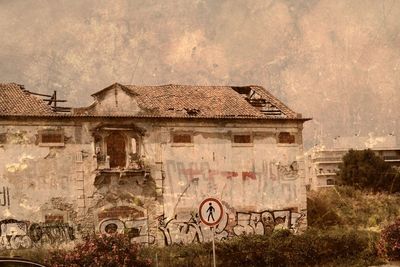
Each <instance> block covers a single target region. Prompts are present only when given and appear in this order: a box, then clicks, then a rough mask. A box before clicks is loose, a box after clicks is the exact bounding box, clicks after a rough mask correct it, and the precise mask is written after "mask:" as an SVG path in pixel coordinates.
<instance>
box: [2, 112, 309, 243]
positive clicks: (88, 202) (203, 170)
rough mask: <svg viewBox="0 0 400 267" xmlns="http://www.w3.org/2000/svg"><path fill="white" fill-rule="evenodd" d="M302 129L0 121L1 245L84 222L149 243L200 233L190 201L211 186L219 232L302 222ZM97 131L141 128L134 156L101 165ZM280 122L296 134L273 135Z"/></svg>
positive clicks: (38, 238) (52, 237)
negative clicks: (285, 140) (52, 140)
mask: <svg viewBox="0 0 400 267" xmlns="http://www.w3.org/2000/svg"><path fill="white" fill-rule="evenodd" d="M105 126H107V127H108V128H107V127H105ZM117 126H118V127H125V128H122V129H121V128H118V127H117ZM101 127H103V128H101ZM44 129H62V130H63V132H64V145H63V146H43V145H40V144H39V143H38V133H39V132H40V131H41V130H44ZM98 129H100V130H98ZM301 129H302V127H301V123H299V124H298V123H297V122H289V121H288V122H284V121H279V122H268V123H266V122H263V123H257V124H255V123H244V122H243V123H236V124H233V123H223V124H221V122H218V123H216V122H215V123H211V122H203V123H197V122H193V121H190V122H188V121H187V122H173V121H170V122H164V121H155V120H148V121H144V120H142V121H135V120H133V119H129V120H128V119H124V120H112V119H108V120H107V119H101V120H100V119H97V120H96V119H92V120H86V121H83V120H74V121H72V120H71V121H69V120H65V121H39V120H38V121H33V120H32V121H30V122H29V123H28V122H23V121H8V122H7V121H4V122H2V123H1V125H0V135H2V136H3V138H0V141H1V144H0V181H1V184H0V202H1V203H0V204H1V205H0V214H1V218H2V221H0V228H1V242H0V248H3V249H17V248H26V247H31V246H40V245H43V244H45V243H51V244H53V243H57V242H67V241H70V240H73V239H75V238H79V237H80V236H81V235H82V234H83V233H85V232H90V231H96V232H101V233H109V232H113V231H118V232H124V233H127V234H129V235H130V236H131V238H132V241H135V242H141V243H149V244H160V245H162V244H165V245H169V244H172V243H180V242H193V241H199V242H201V241H205V240H209V238H210V237H211V232H210V230H209V228H208V227H204V225H202V223H201V222H200V221H199V218H198V215H197V209H198V205H199V203H200V202H201V200H202V199H203V198H205V197H209V196H213V197H217V198H219V199H220V200H221V201H222V203H223V204H224V208H225V211H226V214H225V215H224V218H223V220H222V222H221V223H220V225H219V226H218V227H217V231H216V233H217V237H218V238H229V237H231V236H234V235H239V234H241V233H258V234H267V233H269V232H270V231H272V230H273V229H276V228H289V229H292V230H293V231H298V230H299V229H301V228H302V227H303V226H305V223H306V213H305V211H306V196H305V186H304V182H305V181H304V167H303V159H302V152H303V150H302V139H301ZM96 131H105V132H108V133H109V132H113V131H114V132H115V131H118V132H119V133H121V134H122V135H124V136H125V135H126V136H130V135H129V134H131V135H132V134H133V135H135V134H138V133H139V132H140V134H138V136H139V135H140V138H139V139H138V140H139V141H140V143H139V146H138V147H139V153H140V160H139V161H140V162H141V164H142V166H141V167H140V168H137V169H127V168H117V169H109V168H103V169H100V167H99V166H100V164H99V159H100V154H101V153H102V151H98V150H99V149H100V148H97V143H96V142H97V141H96V138H95V135H96ZM281 131H284V132H290V133H291V134H292V135H294V136H295V140H296V142H295V143H293V144H279V143H278V134H279V132H281ZM176 132H185V133H186V132H188V133H190V134H191V136H192V138H193V139H192V143H189V144H176V143H172V142H171V134H172V133H176ZM240 133H246V134H251V136H252V142H251V143H250V144H234V143H233V142H232V136H233V134H240ZM4 136H5V138H4ZM127 142H129V140H128V141H127ZM132 147H133V145H132V144H130V145H129V146H127V151H126V154H127V157H128V159H130V158H129V157H130V155H129V153H130V152H131V151H128V150H129V149H132ZM101 149H104V148H101ZM139 161H138V162H139Z"/></svg>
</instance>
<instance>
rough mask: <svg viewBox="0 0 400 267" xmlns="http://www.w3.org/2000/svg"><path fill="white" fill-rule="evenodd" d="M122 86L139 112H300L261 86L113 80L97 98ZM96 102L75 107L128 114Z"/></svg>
mask: <svg viewBox="0 0 400 267" xmlns="http://www.w3.org/2000/svg"><path fill="white" fill-rule="evenodd" d="M116 86H117V87H120V88H121V89H122V90H124V91H126V92H127V93H129V94H130V95H131V96H132V97H133V98H135V100H136V101H137V103H138V105H139V107H140V108H141V109H142V110H143V112H142V113H140V114H137V115H140V116H149V117H168V118H186V117H192V118H193V117H197V118H274V119H277V118H281V119H294V118H297V113H295V112H294V111H292V110H291V109H289V108H288V107H287V106H286V105H284V104H283V103H282V102H281V101H279V100H278V99H277V98H275V97H274V96H273V95H272V94H271V93H269V92H268V91H267V90H265V89H264V88H263V87H261V86H242V87H231V86H192V85H175V84H168V85H160V86H136V85H121V84H113V85H111V86H109V87H107V88H105V89H103V90H101V91H99V92H97V93H95V94H93V95H92V96H94V97H95V98H96V99H98V98H101V96H102V95H103V94H104V93H105V92H106V91H108V90H110V89H111V88H114V87H116ZM95 105H96V102H95V103H94V104H92V105H91V106H89V107H86V108H80V109H75V114H76V115H83V114H85V115H89V116H129V114H122V113H107V114H104V113H101V114H100V113H98V112H97V111H96V108H95Z"/></svg>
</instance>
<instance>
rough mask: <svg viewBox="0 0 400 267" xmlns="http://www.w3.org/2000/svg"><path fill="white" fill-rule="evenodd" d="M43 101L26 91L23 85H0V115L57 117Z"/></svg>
mask: <svg viewBox="0 0 400 267" xmlns="http://www.w3.org/2000/svg"><path fill="white" fill-rule="evenodd" d="M56 114H57V113H56V112H54V111H53V110H52V107H51V106H50V105H48V104H46V103H45V102H44V101H43V100H42V99H40V98H38V97H35V96H33V95H32V94H31V93H29V92H28V91H26V90H25V89H24V87H23V85H19V84H16V83H0V115H9V116H14V115H27V116H32V115H33V116H35V115H37V116H41V115H44V116H46V115H50V116H52V115H56Z"/></svg>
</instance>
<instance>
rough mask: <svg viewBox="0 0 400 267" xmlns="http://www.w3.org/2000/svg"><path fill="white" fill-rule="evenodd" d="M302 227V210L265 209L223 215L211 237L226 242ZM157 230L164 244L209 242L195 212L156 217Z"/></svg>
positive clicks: (297, 230) (303, 213)
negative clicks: (241, 236)
mask: <svg viewBox="0 0 400 267" xmlns="http://www.w3.org/2000/svg"><path fill="white" fill-rule="evenodd" d="M305 224H306V210H302V211H300V212H297V211H295V210H293V209H283V210H265V211H261V212H236V213H235V215H234V216H230V215H229V213H225V215H224V216H223V218H222V220H221V222H220V223H219V224H218V225H217V226H216V229H215V237H216V239H218V240H224V239H228V238H231V237H234V236H240V235H243V234H258V235H269V234H271V233H272V232H273V231H274V230H278V229H289V230H290V231H292V232H294V233H297V232H299V231H301V230H302V227H304V226H305ZM158 229H159V231H161V233H162V235H163V238H164V244H165V245H167V246H168V245H171V244H174V243H178V244H183V243H185V244H186V243H193V242H203V241H210V240H211V235H210V233H211V232H210V231H209V230H208V229H209V227H208V226H205V225H204V224H202V223H201V221H200V219H199V216H198V214H197V213H191V214H190V215H187V216H185V215H183V216H177V215H175V216H174V217H173V218H166V217H164V215H161V216H159V226H158Z"/></svg>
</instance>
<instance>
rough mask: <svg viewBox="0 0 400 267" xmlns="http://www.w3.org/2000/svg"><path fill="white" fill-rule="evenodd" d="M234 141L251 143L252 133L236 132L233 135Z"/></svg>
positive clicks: (236, 142)
mask: <svg viewBox="0 0 400 267" xmlns="http://www.w3.org/2000/svg"><path fill="white" fill-rule="evenodd" d="M233 142H234V143H235V144H250V143H251V135H249V134H235V135H234V136H233Z"/></svg>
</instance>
